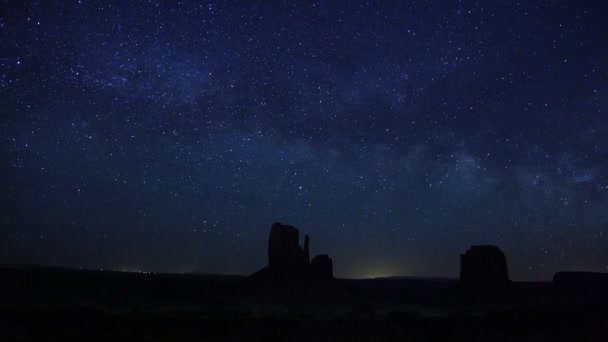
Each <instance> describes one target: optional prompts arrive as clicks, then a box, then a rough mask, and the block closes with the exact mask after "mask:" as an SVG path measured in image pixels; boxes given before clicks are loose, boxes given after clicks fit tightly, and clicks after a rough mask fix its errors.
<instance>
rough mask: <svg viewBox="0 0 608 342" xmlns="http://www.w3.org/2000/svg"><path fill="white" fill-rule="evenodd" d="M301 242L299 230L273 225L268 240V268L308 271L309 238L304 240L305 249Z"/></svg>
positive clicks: (278, 224) (287, 226)
mask: <svg viewBox="0 0 608 342" xmlns="http://www.w3.org/2000/svg"><path fill="white" fill-rule="evenodd" d="M299 241H300V232H299V231H298V229H297V228H295V227H293V226H289V225H284V224H281V223H279V222H277V223H275V224H273V225H272V228H271V230H270V237H269V238H268V267H269V268H270V269H273V270H278V271H286V270H298V269H307V268H308V267H309V265H310V262H309V256H308V253H309V252H308V248H309V247H308V246H309V238H308V236H306V237H305V238H304V248H302V247H301V246H300V242H299Z"/></svg>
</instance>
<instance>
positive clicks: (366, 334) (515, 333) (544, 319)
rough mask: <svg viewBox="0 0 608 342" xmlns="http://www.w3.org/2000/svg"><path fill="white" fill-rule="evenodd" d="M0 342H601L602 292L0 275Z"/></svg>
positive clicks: (604, 332) (44, 272) (23, 270)
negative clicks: (77, 341)
mask: <svg viewBox="0 0 608 342" xmlns="http://www.w3.org/2000/svg"><path fill="white" fill-rule="evenodd" d="M0 281H1V282H2V285H3V288H4V289H3V290H2V301H1V303H2V304H1V306H0V341H14V340H16V341H21V340H65V339H67V338H77V339H82V340H85V339H86V340H111V339H112V340H115V339H117V338H119V339H121V340H122V339H125V338H129V339H135V340H153V341H157V340H158V341H165V340H176V341H179V340H234V341H240V340H256V341H264V340H294V341H317V340H319V341H320V340H330V341H358V340H375V341H380V340H405V341H418V340H444V341H472V340H484V341H608V295H607V293H606V292H607V291H606V290H608V289H605V288H597V287H596V288H592V287H589V288H586V287H584V286H583V287H569V288H562V287H556V286H554V285H552V284H551V283H549V282H547V283H514V284H512V285H511V286H507V287H504V288H495V289H474V288H463V287H462V286H459V284H458V282H457V281H455V280H443V279H407V278H389V279H375V280H336V281H329V282H314V283H307V284H302V283H298V284H293V283H292V284H282V285H270V284H259V283H254V282H250V281H248V280H247V279H245V278H243V277H238V276H210V275H169V274H139V273H118V272H107V271H106V272H102V271H81V270H69V269H56V268H46V267H32V266H28V267H23V266H20V267H16V266H4V267H2V268H0Z"/></svg>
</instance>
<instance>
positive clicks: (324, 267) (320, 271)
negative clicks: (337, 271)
mask: <svg viewBox="0 0 608 342" xmlns="http://www.w3.org/2000/svg"><path fill="white" fill-rule="evenodd" d="M310 270H311V272H312V274H313V275H314V276H315V277H317V278H319V279H333V278H334V269H333V261H332V260H331V258H330V257H329V256H328V255H327V254H320V255H317V256H315V257H314V258H312V261H311V262H310Z"/></svg>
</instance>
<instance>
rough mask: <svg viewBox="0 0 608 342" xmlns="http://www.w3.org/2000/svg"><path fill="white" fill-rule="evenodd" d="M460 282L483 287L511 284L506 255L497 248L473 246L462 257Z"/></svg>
mask: <svg viewBox="0 0 608 342" xmlns="http://www.w3.org/2000/svg"><path fill="white" fill-rule="evenodd" d="M460 282H461V283H462V284H465V285H481V286H488V285H501V284H507V283H509V271H508V269H507V258H506V257H505V254H504V253H503V252H502V251H501V250H500V248H498V247H496V246H490V245H482V246H472V247H471V248H469V250H468V251H466V253H465V254H462V255H460Z"/></svg>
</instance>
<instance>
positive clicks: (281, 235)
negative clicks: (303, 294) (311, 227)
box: [250, 222, 333, 281]
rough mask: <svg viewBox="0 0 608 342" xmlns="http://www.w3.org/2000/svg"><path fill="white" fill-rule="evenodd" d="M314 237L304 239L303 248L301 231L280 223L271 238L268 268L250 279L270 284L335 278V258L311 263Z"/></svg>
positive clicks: (271, 232)
mask: <svg viewBox="0 0 608 342" xmlns="http://www.w3.org/2000/svg"><path fill="white" fill-rule="evenodd" d="M309 248H310V238H309V237H308V235H306V236H305V237H304V247H302V246H300V232H299V230H298V229H297V228H295V227H294V226H290V225H285V224H281V223H280V222H276V223H275V224H273V225H272V227H271V229H270V236H269V237H268V266H266V267H264V268H263V269H261V270H260V271H258V272H256V273H254V274H252V275H251V277H250V278H252V279H258V280H266V281H284V280H297V281H301V280H306V279H333V265H332V259H331V258H330V257H329V256H328V255H327V254H322V255H317V256H315V257H314V258H313V262H312V265H311V262H310V251H309Z"/></svg>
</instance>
